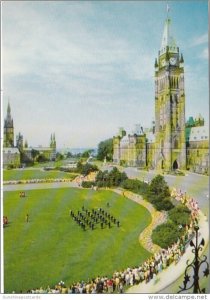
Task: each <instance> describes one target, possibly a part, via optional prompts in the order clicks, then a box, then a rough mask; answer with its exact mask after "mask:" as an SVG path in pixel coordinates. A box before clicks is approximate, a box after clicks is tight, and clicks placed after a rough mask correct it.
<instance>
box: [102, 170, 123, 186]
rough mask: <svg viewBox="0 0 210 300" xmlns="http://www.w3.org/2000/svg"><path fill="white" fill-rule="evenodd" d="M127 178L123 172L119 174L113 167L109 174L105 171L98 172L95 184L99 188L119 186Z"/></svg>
mask: <svg viewBox="0 0 210 300" xmlns="http://www.w3.org/2000/svg"><path fill="white" fill-rule="evenodd" d="M127 178H128V177H127V175H126V174H125V173H124V172H123V173H121V172H120V171H119V170H118V169H117V168H116V167H114V168H113V169H112V170H111V171H110V172H108V171H107V170H106V171H104V172H102V171H99V172H98V174H97V176H96V183H97V186H99V187H105V186H107V187H112V186H120V185H121V184H122V182H123V181H125V180H126V179H127Z"/></svg>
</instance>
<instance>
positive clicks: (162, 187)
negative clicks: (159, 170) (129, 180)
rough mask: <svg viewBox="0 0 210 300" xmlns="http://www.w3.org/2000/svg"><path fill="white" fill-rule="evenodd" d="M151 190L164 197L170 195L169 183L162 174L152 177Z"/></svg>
mask: <svg viewBox="0 0 210 300" xmlns="http://www.w3.org/2000/svg"><path fill="white" fill-rule="evenodd" d="M150 191H151V192H152V193H153V194H155V195H158V196H161V197H162V198H165V197H169V196H170V191H169V187H168V184H167V183H166V181H165V179H164V177H163V176H162V175H157V176H155V178H153V179H152V181H151V183H150Z"/></svg>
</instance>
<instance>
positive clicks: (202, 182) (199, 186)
mask: <svg viewBox="0 0 210 300" xmlns="http://www.w3.org/2000/svg"><path fill="white" fill-rule="evenodd" d="M125 172H126V173H127V175H128V177H130V178H138V179H141V180H146V181H151V179H152V178H153V177H154V176H155V175H157V172H155V171H149V172H146V171H140V170H137V169H136V168H125ZM164 177H165V180H166V181H167V183H168V185H169V186H170V187H176V188H180V189H181V190H182V191H183V192H186V193H187V194H188V195H191V196H192V197H193V198H195V199H196V200H197V201H198V203H199V207H200V208H201V209H202V211H203V212H204V213H205V214H207V215H208V214H209V177H208V176H204V175H199V174H195V173H190V172H186V175H185V176H173V175H164Z"/></svg>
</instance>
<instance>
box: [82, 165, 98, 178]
mask: <svg viewBox="0 0 210 300" xmlns="http://www.w3.org/2000/svg"><path fill="white" fill-rule="evenodd" d="M94 171H98V167H97V166H96V165H92V164H88V163H87V164H85V165H82V168H81V174H82V175H84V176H87V175H88V174H90V173H91V172H94Z"/></svg>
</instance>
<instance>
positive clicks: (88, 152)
mask: <svg viewBox="0 0 210 300" xmlns="http://www.w3.org/2000/svg"><path fill="white" fill-rule="evenodd" d="M93 152H94V150H93V149H89V150H86V151H84V152H83V153H82V157H84V158H88V157H90V156H91V154H93Z"/></svg>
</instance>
